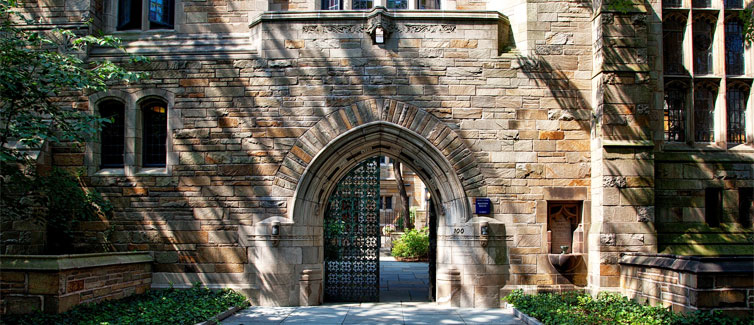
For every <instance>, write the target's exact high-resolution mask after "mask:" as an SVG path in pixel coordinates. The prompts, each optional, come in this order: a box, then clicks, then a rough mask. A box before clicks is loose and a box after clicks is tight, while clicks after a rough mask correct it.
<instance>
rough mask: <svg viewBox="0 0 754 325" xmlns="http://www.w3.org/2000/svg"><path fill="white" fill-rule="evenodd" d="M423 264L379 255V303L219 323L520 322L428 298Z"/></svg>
mask: <svg viewBox="0 0 754 325" xmlns="http://www.w3.org/2000/svg"><path fill="white" fill-rule="evenodd" d="M428 293H429V274H428V265H427V263H404V262H396V261H395V260H394V259H392V258H391V257H382V258H380V302H379V303H332V304H325V305H322V306H314V307H259V306H254V307H249V308H247V309H244V310H242V311H239V312H238V313H236V314H235V315H233V316H231V317H229V318H227V319H225V320H224V321H223V322H222V324H226V325H246V324H280V323H285V324H295V323H306V324H523V323H521V322H520V321H519V320H518V319H517V318H516V317H515V316H513V313H512V312H511V311H510V310H506V309H499V308H489V309H471V308H450V307H443V306H438V305H436V304H435V303H433V302H429V300H428Z"/></svg>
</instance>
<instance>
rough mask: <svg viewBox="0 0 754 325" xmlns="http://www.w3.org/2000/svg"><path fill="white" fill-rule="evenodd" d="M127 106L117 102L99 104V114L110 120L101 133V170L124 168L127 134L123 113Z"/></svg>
mask: <svg viewBox="0 0 754 325" xmlns="http://www.w3.org/2000/svg"><path fill="white" fill-rule="evenodd" d="M124 109H125V106H124V105H123V103H121V102H119V101H117V100H107V101H104V102H102V103H101V104H99V114H100V116H102V117H103V118H107V119H110V123H105V124H104V125H102V131H101V133H100V153H101V155H100V159H101V168H119V167H123V152H124V148H125V134H124V127H123V121H124V119H123V113H124Z"/></svg>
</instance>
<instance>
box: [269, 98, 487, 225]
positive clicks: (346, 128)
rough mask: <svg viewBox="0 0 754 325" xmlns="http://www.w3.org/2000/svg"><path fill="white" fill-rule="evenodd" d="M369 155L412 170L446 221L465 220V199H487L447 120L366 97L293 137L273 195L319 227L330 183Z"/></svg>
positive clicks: (300, 219)
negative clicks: (281, 195)
mask: <svg viewBox="0 0 754 325" xmlns="http://www.w3.org/2000/svg"><path fill="white" fill-rule="evenodd" d="M374 155H384V156H389V157H392V158H395V159H398V160H399V161H402V162H403V163H405V164H407V165H408V166H410V167H411V168H412V169H413V170H414V171H415V172H417V173H418V174H419V175H420V176H421V177H422V179H423V180H425V182H427V183H428V187H429V188H430V190H431V191H432V192H431V193H432V195H433V197H434V198H437V199H438V200H436V204H437V205H438V208H439V209H440V211H442V213H441V214H442V215H446V217H445V218H444V219H445V221H446V222H445V223H458V222H466V221H468V220H469V219H470V218H471V209H470V207H469V204H470V200H471V199H472V198H473V197H478V196H484V195H486V187H485V182H484V179H483V175H482V174H481V171H480V169H479V166H478V165H477V163H476V161H475V159H474V156H473V154H472V151H471V150H470V149H469V148H468V146H467V145H466V144H465V143H464V141H463V140H462V139H461V138H460V137H459V136H458V135H457V134H456V132H455V131H454V130H453V129H451V128H450V127H448V126H447V125H446V123H444V122H443V121H441V120H440V119H438V118H437V117H435V116H434V115H432V114H431V113H429V112H427V111H424V110H422V109H420V108H417V107H415V106H412V105H409V104H406V103H403V102H399V101H395V100H391V99H384V100H379V99H371V100H365V101H361V102H357V103H354V104H352V105H351V106H349V107H343V108H340V109H338V110H335V111H334V112H332V113H330V114H329V115H327V116H325V117H323V118H322V119H320V120H319V121H318V122H317V123H316V124H315V125H314V126H313V127H311V128H310V129H309V130H308V131H307V132H305V133H304V134H302V135H301V136H300V137H299V138H298V139H297V140H296V142H295V144H294V145H293V147H292V148H291V150H290V152H289V153H288V154H287V155H286V157H285V158H284V160H283V163H282V164H281V167H280V168H279V170H278V171H277V174H276V177H275V184H274V185H275V187H276V190H277V191H278V193H285V194H288V195H290V196H293V198H292V202H291V205H289V210H288V217H289V218H291V219H292V221H293V222H294V223H303V224H307V225H309V224H310V225H317V224H319V225H321V222H320V221H321V220H319V219H320V218H321V215H322V213H321V211H320V210H321V209H322V208H323V205H324V204H323V202H326V200H327V197H328V196H329V193H330V191H331V190H332V188H333V186H334V185H335V184H336V183H337V181H338V180H339V179H340V178H341V177H342V175H343V174H344V173H346V172H347V171H348V170H350V169H351V168H352V167H353V166H355V165H356V164H357V163H359V162H360V161H362V160H364V159H366V158H368V157H370V156H374ZM288 195H287V196H288Z"/></svg>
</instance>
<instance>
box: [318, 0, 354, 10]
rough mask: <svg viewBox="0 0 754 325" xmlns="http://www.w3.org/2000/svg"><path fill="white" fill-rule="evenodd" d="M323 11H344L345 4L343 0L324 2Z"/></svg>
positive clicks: (324, 0)
mask: <svg viewBox="0 0 754 325" xmlns="http://www.w3.org/2000/svg"><path fill="white" fill-rule="evenodd" d="M355 5H356V4H355V3H354V6H355ZM322 10H343V3H342V2H341V0H322Z"/></svg>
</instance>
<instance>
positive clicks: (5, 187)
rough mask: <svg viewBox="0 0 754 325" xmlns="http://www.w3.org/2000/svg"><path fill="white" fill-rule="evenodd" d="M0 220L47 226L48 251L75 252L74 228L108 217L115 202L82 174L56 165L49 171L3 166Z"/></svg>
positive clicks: (57, 252) (46, 252) (50, 252)
mask: <svg viewBox="0 0 754 325" xmlns="http://www.w3.org/2000/svg"><path fill="white" fill-rule="evenodd" d="M2 167H3V168H2V175H3V176H0V178H1V179H2V190H1V191H0V219H2V220H30V221H32V222H33V223H34V224H35V225H37V226H39V227H40V229H46V233H47V238H46V243H45V250H44V252H43V253H45V254H70V253H76V252H75V251H74V249H73V245H72V244H73V242H74V241H73V231H74V230H75V229H76V226H77V224H78V223H79V222H80V221H92V220H106V219H107V215H108V214H109V213H110V212H111V211H112V205H111V203H110V202H109V201H107V200H105V199H104V198H103V197H102V196H101V195H100V193H99V192H97V191H96V190H94V189H91V188H88V187H86V186H85V185H84V183H83V181H81V178H80V175H78V174H76V175H74V174H71V173H69V172H67V171H65V170H63V169H58V168H53V169H52V170H51V171H50V172H49V173H47V174H39V173H36V172H34V171H32V170H31V169H27V170H26V171H22V170H21V169H19V168H17V167H16V166H12V165H3V166H2Z"/></svg>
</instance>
